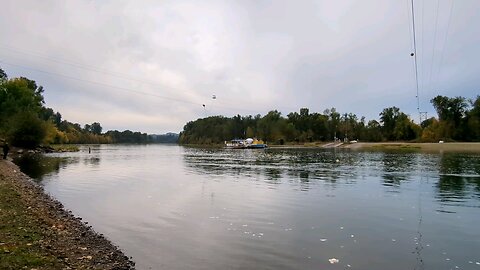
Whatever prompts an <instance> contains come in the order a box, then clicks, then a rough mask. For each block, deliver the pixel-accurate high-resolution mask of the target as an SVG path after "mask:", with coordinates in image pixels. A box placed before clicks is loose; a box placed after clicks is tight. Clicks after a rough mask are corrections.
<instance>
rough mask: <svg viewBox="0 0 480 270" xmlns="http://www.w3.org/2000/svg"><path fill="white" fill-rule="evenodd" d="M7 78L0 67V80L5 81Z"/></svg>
mask: <svg viewBox="0 0 480 270" xmlns="http://www.w3.org/2000/svg"><path fill="white" fill-rule="evenodd" d="M7 79H8V76H7V73H5V71H4V70H3V69H1V68H0V82H1V81H6V80H7Z"/></svg>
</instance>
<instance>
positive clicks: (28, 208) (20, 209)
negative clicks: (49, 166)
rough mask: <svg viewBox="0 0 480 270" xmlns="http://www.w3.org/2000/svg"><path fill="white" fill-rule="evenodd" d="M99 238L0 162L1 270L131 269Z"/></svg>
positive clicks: (9, 165)
mask: <svg viewBox="0 0 480 270" xmlns="http://www.w3.org/2000/svg"><path fill="white" fill-rule="evenodd" d="M134 268H135V263H134V262H133V261H132V260H131V259H130V258H128V257H127V256H125V255H124V254H123V252H122V251H121V250H120V249H119V248H118V247H116V246H114V245H113V244H112V243H111V242H110V241H109V240H108V239H106V238H105V237H104V236H103V235H101V234H98V233H96V232H95V231H94V230H93V229H92V228H91V226H88V225H87V224H85V223H83V222H82V219H81V218H79V217H75V216H73V215H72V213H71V212H70V211H68V210H66V209H65V208H64V207H63V205H62V204H61V203H60V202H58V201H56V200H55V199H53V198H51V197H50V196H49V195H47V194H45V192H44V190H43V189H42V187H41V186H39V185H37V184H36V183H35V182H33V180H32V179H31V178H29V177H28V176H26V175H25V174H23V173H22V172H20V170H19V168H18V167H17V166H16V165H15V164H13V163H12V162H10V161H6V160H1V161H0V269H134Z"/></svg>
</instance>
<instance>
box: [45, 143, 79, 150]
mask: <svg viewBox="0 0 480 270" xmlns="http://www.w3.org/2000/svg"><path fill="white" fill-rule="evenodd" d="M50 147H51V148H53V150H54V152H78V151H80V148H78V146H77V145H73V144H52V145H50Z"/></svg>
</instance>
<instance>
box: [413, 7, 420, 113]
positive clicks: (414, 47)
mask: <svg viewBox="0 0 480 270" xmlns="http://www.w3.org/2000/svg"><path fill="white" fill-rule="evenodd" d="M411 6H412V29H413V53H412V56H413V59H414V64H415V84H416V89H417V95H416V97H417V111H418V116H419V117H420V98H419V95H418V67H417V66H418V65H417V41H416V31H415V9H414V3H413V0H411ZM420 120H421V119H420Z"/></svg>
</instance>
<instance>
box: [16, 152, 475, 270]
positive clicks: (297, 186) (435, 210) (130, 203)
mask: <svg viewBox="0 0 480 270" xmlns="http://www.w3.org/2000/svg"><path fill="white" fill-rule="evenodd" d="M90 147H91V153H89V152H88V146H82V147H81V148H80V151H79V152H76V153H57V154H48V155H46V156H44V157H37V158H35V159H33V160H32V159H29V160H20V161H18V164H19V165H20V166H21V167H22V170H23V171H25V172H26V173H27V174H29V175H31V176H32V177H34V178H35V179H36V181H38V182H39V183H40V184H41V185H43V186H44V188H45V190H46V191H47V192H48V193H49V194H51V195H52V196H53V197H55V198H56V199H58V200H59V201H60V202H62V203H63V204H64V205H65V207H66V208H67V209H69V210H72V212H73V213H74V214H75V215H78V216H81V217H82V218H83V220H84V221H87V222H88V223H89V225H92V226H93V228H94V229H95V230H96V231H97V232H99V233H103V234H105V235H106V236H107V238H109V239H110V240H112V242H114V243H115V244H117V245H119V246H120V247H121V249H123V250H124V251H125V253H126V254H127V255H128V256H132V257H133V259H134V261H136V263H137V268H138V269H370V270H384V269H398V270H404V269H432V270H437V269H480V252H479V251H480V229H479V224H480V154H474V153H465V154H463V153H421V152H408V151H401V152H382V151H374V152H367V151H352V150H347V149H345V150H332V149H329V150H325V149H267V150H224V149H201V148H189V147H182V146H177V145H93V146H90Z"/></svg>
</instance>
